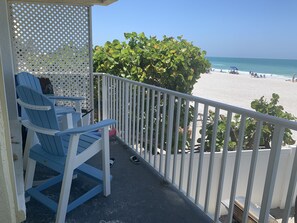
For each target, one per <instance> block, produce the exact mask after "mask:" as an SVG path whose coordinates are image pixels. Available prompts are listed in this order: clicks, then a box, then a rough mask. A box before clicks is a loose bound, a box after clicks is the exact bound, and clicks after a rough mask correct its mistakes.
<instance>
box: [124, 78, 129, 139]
mask: <svg viewBox="0 0 297 223" xmlns="http://www.w3.org/2000/svg"><path fill="white" fill-rule="evenodd" d="M128 99H129V83H128V82H126V83H125V100H124V108H125V111H124V117H125V119H124V120H125V126H124V129H125V133H124V137H125V138H124V139H125V143H126V144H127V145H129V142H128V138H129V137H128V133H129V129H128V127H129V101H128Z"/></svg>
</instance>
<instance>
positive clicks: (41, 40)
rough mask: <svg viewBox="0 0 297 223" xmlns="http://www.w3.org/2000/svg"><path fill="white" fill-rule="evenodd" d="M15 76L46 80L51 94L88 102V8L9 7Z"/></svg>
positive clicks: (19, 4) (51, 6)
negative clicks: (25, 74)
mask: <svg viewBox="0 0 297 223" xmlns="http://www.w3.org/2000/svg"><path fill="white" fill-rule="evenodd" d="M10 10H11V27H12V28H11V29H12V30H11V34H12V42H13V47H14V60H15V66H16V72H17V73H18V72H21V71H27V72H30V73H32V74H34V75H37V76H39V77H41V76H42V77H48V78H50V80H51V82H52V84H53V86H54V91H55V94H57V95H64V96H84V97H86V98H87V99H88V100H86V101H85V103H84V105H83V107H85V108H87V109H89V108H90V107H91V102H90V78H91V76H90V64H91V63H90V56H89V44H90V42H89V7H88V6H73V5H61V4H60V5H59V4H31V3H12V4H11V5H10Z"/></svg>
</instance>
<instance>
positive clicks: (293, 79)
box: [292, 74, 296, 82]
mask: <svg viewBox="0 0 297 223" xmlns="http://www.w3.org/2000/svg"><path fill="white" fill-rule="evenodd" d="M295 75H296V74H294V75H293V77H292V82H294V81H295Z"/></svg>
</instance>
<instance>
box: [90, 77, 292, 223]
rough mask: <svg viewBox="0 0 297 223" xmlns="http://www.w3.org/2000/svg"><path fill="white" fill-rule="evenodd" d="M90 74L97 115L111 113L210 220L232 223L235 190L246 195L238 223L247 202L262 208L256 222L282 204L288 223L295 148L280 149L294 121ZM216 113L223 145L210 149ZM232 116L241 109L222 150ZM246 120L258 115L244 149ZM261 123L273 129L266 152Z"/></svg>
mask: <svg viewBox="0 0 297 223" xmlns="http://www.w3.org/2000/svg"><path fill="white" fill-rule="evenodd" d="M94 76H95V80H94V81H95V84H97V85H95V84H94V85H95V87H97V89H98V95H97V96H98V101H96V102H98V103H97V106H98V114H97V115H98V119H104V118H113V119H116V120H117V125H116V126H115V127H116V129H117V136H118V137H119V139H121V140H122V141H123V142H124V143H125V144H127V145H128V146H129V147H131V148H132V149H133V150H134V151H135V152H136V153H137V154H138V155H139V156H141V157H142V158H143V159H144V160H145V161H146V162H147V163H148V164H149V165H151V166H152V167H153V168H154V169H155V170H156V171H158V173H159V174H160V175H162V176H163V177H164V178H165V179H166V180H167V181H168V182H170V183H172V184H173V185H174V186H175V187H176V188H178V189H179V190H180V191H181V192H183V193H184V194H185V195H186V196H187V197H188V198H189V199H190V200H191V201H193V202H194V203H195V204H196V205H197V206H198V207H200V208H201V209H202V210H204V212H205V213H207V214H208V215H209V216H210V217H212V218H213V220H214V221H215V222H218V221H219V220H220V216H222V215H227V221H226V222H232V216H233V211H234V202H235V200H236V197H238V196H244V197H245V205H244V211H243V222H247V219H248V213H249V207H250V204H251V202H253V203H258V204H259V205H260V206H261V210H260V215H259V222H268V218H269V213H270V209H271V208H272V207H281V208H283V209H284V212H283V216H282V218H283V222H287V220H288V217H289V215H290V210H291V207H292V204H293V200H294V199H295V196H296V179H297V153H295V148H291V149H284V150H282V149H281V147H282V142H283V137H284V132H285V129H290V130H292V131H297V123H296V122H293V121H288V120H285V119H280V118H276V117H272V116H268V115H264V114H261V113H257V112H253V111H250V110H246V109H242V108H238V107H235V106H230V105H226V104H223V103H219V102H215V101H211V100H206V99H203V98H199V97H194V96H191V95H187V94H182V93H179V92H175V91H171V90H167V89H164V88H160V87H156V86H152V85H147V84H143V83H139V82H135V81H131V80H127V79H124V78H120V77H116V76H111V75H108V74H102V73H97V74H94ZM96 102H95V104H96ZM210 110H211V111H214V115H213V126H212V137H211V140H210V142H209V145H210V146H209V148H208V149H209V151H207V152H206V151H205V150H206V147H205V145H206V144H205V140H206V134H207V128H206V127H207V124H208V123H209V117H210ZM222 114H223V115H224V116H225V117H226V119H225V120H226V131H225V133H224V145H223V148H222V150H221V151H219V152H216V150H217V148H216V141H217V137H218V134H221V133H220V132H219V128H220V126H219V120H220V116H221V115H222ZM235 114H238V115H240V127H239V133H238V141H237V146H236V150H235V151H228V147H229V146H228V143H229V136H230V127H231V121H232V118H233V117H234V115H235ZM247 118H253V119H255V120H256V121H257V124H256V129H255V134H254V142H253V149H252V150H248V151H247V150H243V149H242V148H243V147H244V146H243V144H244V140H245V131H246V130H245V129H246V128H245V124H246V120H247ZM263 123H270V124H272V126H273V128H274V131H273V132H274V134H273V137H272V142H271V149H269V150H265V149H261V150H259V145H260V139H261V132H262V128H263ZM198 138H201V140H200V143H199V144H198V143H197V139H198ZM208 140H209V139H208ZM197 144H198V145H197ZM168 151H170V152H168ZM224 200H229V201H228V204H229V205H228V206H229V209H228V210H227V209H225V208H223V207H224V206H223V205H222V201H224Z"/></svg>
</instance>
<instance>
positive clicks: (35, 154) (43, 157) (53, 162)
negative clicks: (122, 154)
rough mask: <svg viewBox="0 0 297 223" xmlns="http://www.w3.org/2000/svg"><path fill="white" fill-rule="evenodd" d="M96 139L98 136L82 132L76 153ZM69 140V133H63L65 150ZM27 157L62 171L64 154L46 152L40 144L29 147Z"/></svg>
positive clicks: (64, 159)
mask: <svg viewBox="0 0 297 223" xmlns="http://www.w3.org/2000/svg"><path fill="white" fill-rule="evenodd" d="M98 139H100V137H98V136H96V135H94V134H92V133H87V134H82V135H81V136H80V140H79V143H78V149H77V151H78V153H77V154H79V153H81V152H83V151H84V150H85V149H87V148H88V147H89V146H90V145H91V144H92V143H94V142H95V141H96V140H98ZM69 140H70V135H65V136H64V137H62V141H63V144H64V148H65V150H66V149H67V148H68V144H69ZM29 157H30V158H31V159H33V160H36V161H37V162H39V163H41V164H43V165H44V166H46V167H49V168H51V169H53V170H55V171H57V172H59V173H63V172H64V166H65V161H66V156H57V155H53V154H51V153H48V152H46V151H45V150H44V149H43V148H42V146H41V145H40V144H36V145H35V146H33V147H32V148H31V149H30V154H29Z"/></svg>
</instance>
